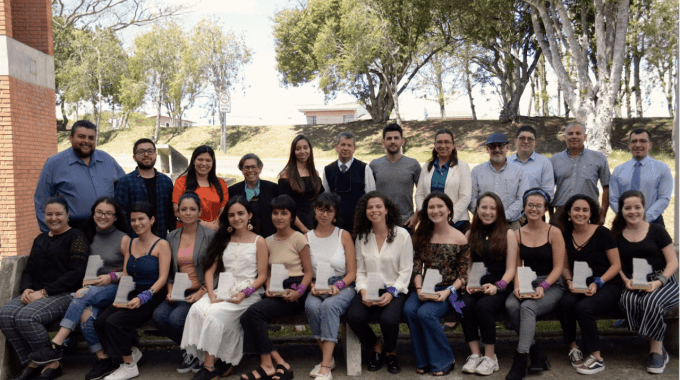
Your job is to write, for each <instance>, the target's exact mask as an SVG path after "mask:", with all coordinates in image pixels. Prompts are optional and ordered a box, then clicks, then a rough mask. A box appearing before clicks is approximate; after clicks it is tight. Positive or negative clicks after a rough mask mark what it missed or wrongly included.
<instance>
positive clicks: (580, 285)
mask: <svg viewBox="0 0 680 380" xmlns="http://www.w3.org/2000/svg"><path fill="white" fill-rule="evenodd" d="M572 275H573V278H572V288H573V289H574V293H585V292H587V291H588V285H587V284H586V279H587V278H588V277H591V276H592V275H593V270H592V269H590V266H588V263H586V262H585V261H574V272H573V273H572Z"/></svg>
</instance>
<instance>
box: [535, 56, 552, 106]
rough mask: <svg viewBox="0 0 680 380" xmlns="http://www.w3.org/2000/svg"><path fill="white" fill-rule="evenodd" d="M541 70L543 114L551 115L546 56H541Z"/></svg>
mask: <svg viewBox="0 0 680 380" xmlns="http://www.w3.org/2000/svg"><path fill="white" fill-rule="evenodd" d="M540 63H541V70H540V71H539V73H538V74H539V75H540V78H541V108H542V114H543V116H550V108H549V107H548V106H549V104H550V95H549V94H548V76H547V71H548V70H546V67H545V57H544V56H541V61H540Z"/></svg>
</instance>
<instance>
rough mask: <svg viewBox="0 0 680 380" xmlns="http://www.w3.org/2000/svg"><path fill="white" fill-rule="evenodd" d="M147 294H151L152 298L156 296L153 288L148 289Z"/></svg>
mask: <svg viewBox="0 0 680 380" xmlns="http://www.w3.org/2000/svg"><path fill="white" fill-rule="evenodd" d="M149 293H151V295H152V296H153V295H155V294H156V291H155V290H153V288H149Z"/></svg>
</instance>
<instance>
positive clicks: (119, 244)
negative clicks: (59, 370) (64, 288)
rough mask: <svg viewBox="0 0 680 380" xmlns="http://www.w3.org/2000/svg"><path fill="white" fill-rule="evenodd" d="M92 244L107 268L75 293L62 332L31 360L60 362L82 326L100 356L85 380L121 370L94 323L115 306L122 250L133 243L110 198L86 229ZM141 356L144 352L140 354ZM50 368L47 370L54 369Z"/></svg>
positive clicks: (95, 207)
mask: <svg viewBox="0 0 680 380" xmlns="http://www.w3.org/2000/svg"><path fill="white" fill-rule="evenodd" d="M85 231H86V235H87V236H88V238H89V241H90V252H91V254H92V255H98V256H99V257H100V258H101V259H102V261H103V262H104V265H103V266H102V267H101V268H99V270H98V271H97V274H98V277H97V281H96V282H95V283H92V284H90V285H85V286H84V287H83V288H81V289H80V290H78V291H77V292H76V295H75V298H74V299H73V301H71V304H70V305H69V307H68V309H67V310H66V314H65V315H64V319H62V320H61V323H60V326H61V328H60V329H59V332H57V335H55V337H54V338H53V339H52V344H50V345H49V346H46V347H43V348H42V349H40V350H38V351H36V352H33V353H32V354H31V360H33V362H35V363H37V364H47V363H53V362H58V361H59V360H61V358H62V355H63V353H64V347H63V344H64V341H65V340H66V338H67V337H68V336H69V334H71V331H73V330H74V329H75V327H76V325H78V322H80V330H81V332H82V333H83V337H84V338H85V341H86V342H87V344H88V346H90V352H93V353H94V354H95V355H96V356H97V362H96V364H95V366H94V367H93V368H92V370H90V372H88V374H87V375H86V376H85V379H87V380H91V379H101V378H102V377H104V376H106V375H108V374H109V373H111V372H113V371H114V370H115V369H116V368H117V367H118V366H115V367H114V366H113V363H112V362H111V359H110V358H108V357H107V356H106V355H105V354H104V351H103V350H102V345H101V343H99V337H97V333H96V332H95V331H94V320H95V319H96V318H97V315H98V314H99V312H100V311H101V310H103V309H104V308H105V307H107V306H109V305H111V304H112V303H113V299H114V298H115V297H116V290H118V282H117V281H114V280H113V278H118V276H117V275H116V272H119V271H122V270H123V253H122V252H121V251H122V250H123V247H126V246H127V245H128V244H129V243H130V238H129V237H128V236H127V235H126V234H125V233H126V232H127V223H126V222H125V216H124V215H123V211H122V209H121V208H120V205H119V204H118V201H116V200H115V199H113V198H110V197H102V198H99V199H98V200H97V201H96V202H95V203H94V205H93V206H92V214H91V216H90V218H89V219H88V221H87V223H86V227H85ZM139 354H140V355H141V352H140V353H139ZM51 366H53V365H50V366H48V367H51Z"/></svg>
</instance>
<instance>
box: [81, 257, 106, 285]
mask: <svg viewBox="0 0 680 380" xmlns="http://www.w3.org/2000/svg"><path fill="white" fill-rule="evenodd" d="M103 266H104V260H102V258H101V256H99V255H90V257H88V258H87V267H86V268H85V277H84V278H83V285H91V284H94V283H96V282H98V281H99V278H98V277H97V271H99V269H100V268H101V267H103Z"/></svg>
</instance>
